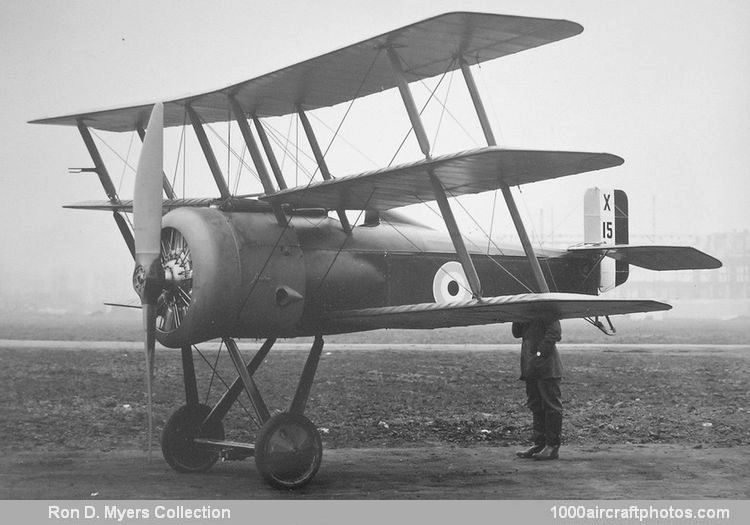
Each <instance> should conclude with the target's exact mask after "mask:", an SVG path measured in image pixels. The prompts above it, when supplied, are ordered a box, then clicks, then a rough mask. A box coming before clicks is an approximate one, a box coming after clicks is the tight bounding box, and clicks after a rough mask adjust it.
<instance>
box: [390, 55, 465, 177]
mask: <svg viewBox="0 0 750 525" xmlns="http://www.w3.org/2000/svg"><path fill="white" fill-rule="evenodd" d="M455 61H456V59H455V58H453V59H452V60H451V61H450V63H449V64H448V67H447V68H446V70H445V71H444V72H443V74H442V75H441V76H440V80H438V83H437V85H436V86H435V88H434V89H433V90H432V91H430V96H429V97H427V100H426V101H425V103H424V104H423V105H422V108H421V109H420V110H419V114H420V115H422V113H423V112H424V110H425V109H426V108H427V105H428V104H429V103H430V101H431V100H432V98H433V97H434V96H435V92H436V91H437V89H438V88H439V87H440V84H442V83H443V80H444V79H445V76H446V75H447V74H448V72H449V71H450V70H451V68H452V67H453V64H454V63H455ZM413 131H414V126H413V125H411V126H409V130H408V131H407V132H406V135H404V138H403V139H402V140H401V144H399V146H398V148H397V149H396V153H394V154H393V157H392V158H391V161H390V162H389V163H388V167H390V166H391V165H392V164H393V162H394V161H395V160H396V157H397V156H398V154H399V153H400V152H401V148H403V147H404V144H406V139H408V138H409V135H411V133H412V132H413Z"/></svg>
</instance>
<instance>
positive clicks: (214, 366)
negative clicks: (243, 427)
mask: <svg viewBox="0 0 750 525" xmlns="http://www.w3.org/2000/svg"><path fill="white" fill-rule="evenodd" d="M223 344H224V343H223V342H222V343H221V345H223ZM221 345H220V346H219V353H221ZM193 349H195V351H196V352H197V353H198V355H199V356H200V357H201V359H203V361H204V362H205V363H206V365H208V368H210V369H211V384H212V383H213V379H214V376H216V378H217V379H218V380H219V381H221V384H222V385H224V388H226V389H227V390H229V388H230V386H229V383H227V382H226V381H225V380H224V378H223V377H222V376H221V374H220V373H219V371H218V370H217V365H218V361H219V353H217V354H216V361H215V362H214V363H213V364H211V362H210V361H209V360H208V358H207V357H206V356H205V355H204V354H203V352H201V351H200V349H199V348H198V347H197V346H196V345H193ZM211 384H209V387H208V392H207V393H206V400H205V404H208V398H209V395H210V394H211ZM236 403H237V404H239V405H240V407H242V410H244V412H245V413H246V414H247V415H248V416H249V417H250V419H251V420H252V421H253V422H254V423H256V425H257V422H256V421H255V417H253V414H252V413H251V412H250V411H249V410H248V409H247V407H246V406H245V405H244V404H243V403H242V401H241V400H240V399H237V401H236Z"/></svg>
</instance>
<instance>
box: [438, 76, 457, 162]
mask: <svg viewBox="0 0 750 525" xmlns="http://www.w3.org/2000/svg"><path fill="white" fill-rule="evenodd" d="M454 73H455V70H453V71H451V74H450V78H449V79H448V87H447V88H446V90H445V100H442V101H441V100H440V99H439V98H436V99H435V100H437V101H438V103H439V104H440V106H441V108H442V109H441V110H440V118H438V123H437V126H436V128H435V134H434V135H433V137H432V148H433V149H435V148H436V144H437V139H438V134H439V133H440V127H441V126H442V124H443V117H444V116H445V110H446V107H447V106H446V104H445V102H447V101H448V96H449V95H450V92H451V86H452V85H453V75H454Z"/></svg>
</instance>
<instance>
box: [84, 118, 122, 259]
mask: <svg viewBox="0 0 750 525" xmlns="http://www.w3.org/2000/svg"><path fill="white" fill-rule="evenodd" d="M77 125H78V131H79V132H80V134H81V138H82V139H83V143H84V144H85V145H86V149H87V150H88V152H89V155H90V156H91V160H92V161H93V162H94V169H93V171H95V172H96V174H97V175H98V176H99V182H101V184H102V188H104V193H106V194H107V198H108V199H109V202H110V203H112V204H120V197H119V196H118V195H117V190H116V189H115V185H114V183H113V182H112V178H111V177H110V176H109V172H108V171H107V166H105V165H104V161H103V160H102V156H101V155H100V154H99V149H98V148H97V147H96V143H95V142H94V139H93V138H92V137H91V131H89V128H88V127H86V124H84V123H83V121H82V120H78V121H77ZM82 171H89V169H86V170H82ZM112 216H113V217H114V219H115V224H117V228H118V229H119V230H120V234H121V235H122V238H123V240H124V241H125V244H126V245H127V247H128V250H129V251H130V255H132V256H133V257H135V241H134V240H133V232H131V231H130V226H128V223H127V221H126V220H125V217H123V216H122V214H121V213H120V212H118V211H115V212H113V213H112Z"/></svg>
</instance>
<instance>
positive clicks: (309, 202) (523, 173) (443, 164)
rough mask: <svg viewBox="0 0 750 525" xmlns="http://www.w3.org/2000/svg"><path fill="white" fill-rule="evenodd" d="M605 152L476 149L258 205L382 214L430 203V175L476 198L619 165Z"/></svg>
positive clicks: (454, 192)
mask: <svg viewBox="0 0 750 525" xmlns="http://www.w3.org/2000/svg"><path fill="white" fill-rule="evenodd" d="M622 163H623V160H622V158H620V157H618V156H616V155H611V154H609V153H585V152H572V151H535V150H512V149H504V148H500V147H494V146H493V147H487V148H479V149H475V150H470V151H464V152H461V153H455V154H451V155H445V156H442V157H435V158H433V159H428V160H422V161H419V162H413V163H410V164H402V165H400V166H395V167H392V168H385V169H380V170H376V171H370V172H366V173H361V174H358V175H350V176H347V177H342V178H339V179H333V180H328V181H323V182H318V183H315V184H311V185H309V186H307V187H297V188H292V189H288V190H283V191H280V192H278V193H274V194H273V195H266V196H264V197H262V200H267V201H270V202H273V203H278V204H289V205H291V206H293V207H296V208H326V209H329V210H338V209H346V210H364V209H370V210H387V209H390V208H397V207H399V206H407V205H409V204H418V203H420V202H426V201H431V200H434V198H435V197H434V194H433V190H432V185H431V184H430V173H433V174H434V175H436V176H437V178H438V179H440V182H442V183H443V187H444V188H445V191H446V193H447V194H448V195H449V196H454V197H456V196H459V195H466V194H470V193H480V192H483V191H490V190H496V189H498V188H499V187H500V186H501V184H502V183H505V184H508V185H509V186H517V185H519V184H528V183H530V182H538V181H542V180H548V179H555V178H557V177H564V176H566V175H574V174H576V173H585V172H587V171H596V170H601V169H604V168H611V167H613V166H619V165H620V164H622Z"/></svg>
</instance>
